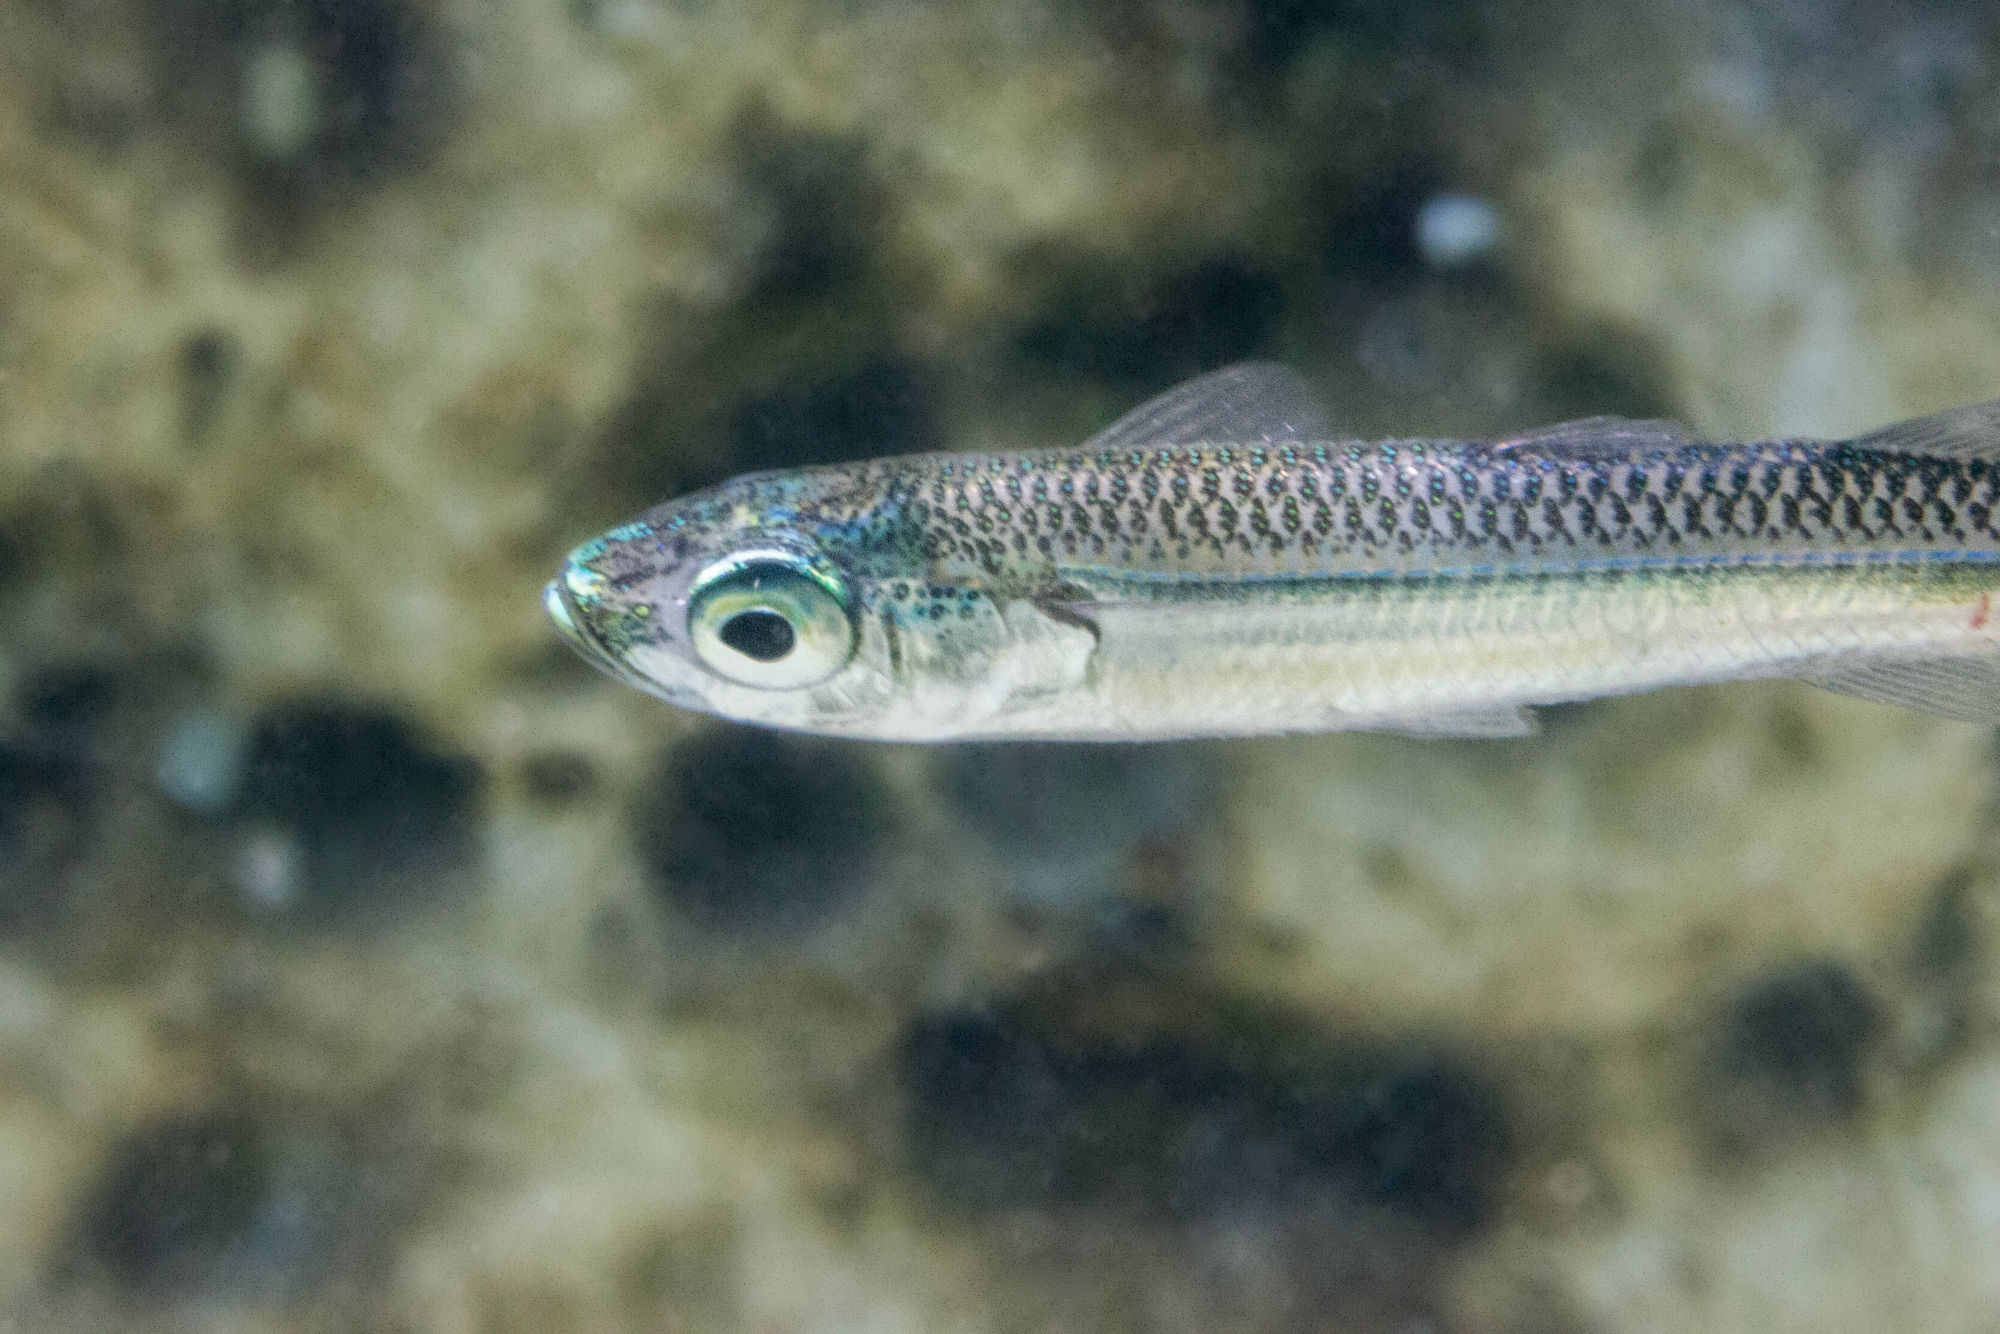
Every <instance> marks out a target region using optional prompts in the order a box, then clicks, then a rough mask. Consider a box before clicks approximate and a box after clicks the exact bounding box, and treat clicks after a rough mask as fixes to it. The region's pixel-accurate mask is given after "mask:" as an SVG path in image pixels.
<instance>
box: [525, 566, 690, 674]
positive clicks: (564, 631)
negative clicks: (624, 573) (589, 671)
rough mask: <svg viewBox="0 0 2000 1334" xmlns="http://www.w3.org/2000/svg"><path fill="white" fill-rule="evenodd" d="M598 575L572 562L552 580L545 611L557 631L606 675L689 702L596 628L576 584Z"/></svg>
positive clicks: (544, 600)
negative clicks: (630, 659)
mask: <svg viewBox="0 0 2000 1334" xmlns="http://www.w3.org/2000/svg"><path fill="white" fill-rule="evenodd" d="M595 578H596V576H595V575H594V574H592V573H591V572H589V571H587V570H584V571H582V572H581V573H579V567H578V566H576V565H574V564H572V565H571V566H569V567H568V568H567V569H565V570H564V571H563V573H562V574H560V575H558V576H556V577H555V578H554V579H551V580H549V582H548V584H547V585H546V586H545V587H543V589H542V610H544V611H546V612H547V613H548V616H549V620H550V621H552V622H554V623H555V627H556V632H557V633H558V634H560V635H561V636H562V637H563V639H564V641H565V642H567V643H568V644H569V646H570V647H571V648H573V649H575V650H576V652H577V655H578V656H579V657H581V658H582V659H583V660H584V661H585V662H587V663H589V664H590V665H591V666H593V667H595V668H597V670H599V671H600V672H603V673H604V674H605V675H606V676H609V677H612V678H614V679H616V680H619V681H622V682H624V683H625V684H626V685H628V686H632V687H633V688H634V689H637V690H643V691H645V692H646V693H647V694H649V695H658V696H659V697H660V698H662V699H664V700H666V701H667V702H669V703H671V704H685V703H686V702H687V692H686V691H685V690H681V689H679V688H677V687H674V686H671V685H668V684H666V683H665V682H661V681H655V680H652V679H650V678H649V677H647V676H645V675H644V674H643V673H641V672H639V671H637V670H635V669H634V668H633V667H632V666H631V665H630V664H628V663H627V662H626V661H625V659H624V658H622V657H621V656H619V655H618V654H617V653H615V652H613V651H612V649H611V647H610V646H609V645H608V644H606V643H605V642H604V640H603V639H601V638H600V637H599V636H598V634H597V631H596V630H595V629H594V628H593V627H592V624H591V620H590V617H589V615H588V614H587V613H586V612H585V611H584V608H583V602H582V600H581V599H580V598H579V597H578V595H577V591H576V587H575V584H576V582H577V581H578V580H579V579H581V580H582V581H584V582H585V583H586V585H587V584H588V583H589V582H590V581H591V580H593V579H595Z"/></svg>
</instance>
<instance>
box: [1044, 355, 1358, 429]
mask: <svg viewBox="0 0 2000 1334" xmlns="http://www.w3.org/2000/svg"><path fill="white" fill-rule="evenodd" d="M1330 438H1331V437H1330V435H1329V433H1328V430H1327V421H1326V413H1325V412H1324V411H1323V410H1322V409H1321V408H1320V405H1319V400H1318V398H1317V397H1316V396H1315V395H1314V394H1313V391H1312V388H1311V387H1310V386H1309V385H1307V384H1306V382H1305V379H1304V377H1302V376H1300V375H1299V373H1298V372H1297V371H1295V370H1292V369H1291V368H1290V367H1287V366H1280V365H1278V364H1277V363H1275V362H1269V361H1250V362H1244V363H1243V364H1242V365H1239V366H1226V367H1224V368H1223V369H1221V370H1219V371H1211V372H1209V373H1208V374H1207V375H1203V376H1199V377H1197V378H1195V379H1192V380H1189V381H1188V382H1187V383H1186V384H1183V385H1179V386H1177V387H1175V388H1173V389H1169V390H1168V391H1167V392H1166V393H1164V394H1161V395H1160V396H1159V397H1157V398H1149V399H1147V400H1146V401H1145V402H1144V403H1141V404H1140V405H1139V406H1138V407H1136V408H1133V409H1132V410H1131V411H1130V412H1128V413H1126V414H1125V415H1124V416H1122V417H1120V418H1119V419H1118V420H1117V421H1115V422H1113V423H1111V425H1109V426H1107V427H1105V428H1104V429H1103V430H1102V431H1099V432H1098V433H1097V434H1096V435H1094V436H1092V437H1091V438H1090V441H1089V443H1087V444H1086V445H1084V447H1083V448H1084V449H1085V450H1104V449H1132V448H1154V447H1157V446H1162V445H1191V444H1209V443H1213V444H1239V443H1240V444H1251V443H1254V442H1256V441H1259V440H1262V441H1266V442H1269V441H1277V440H1301V441H1305V440H1326V439H1330Z"/></svg>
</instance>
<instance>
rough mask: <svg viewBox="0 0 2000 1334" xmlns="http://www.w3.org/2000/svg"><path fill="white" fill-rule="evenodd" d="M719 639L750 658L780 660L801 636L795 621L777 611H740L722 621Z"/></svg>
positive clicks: (717, 633)
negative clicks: (795, 628)
mask: <svg viewBox="0 0 2000 1334" xmlns="http://www.w3.org/2000/svg"><path fill="white" fill-rule="evenodd" d="M716 635H717V638H719V639H721V640H722V642H723V643H725V644H727V645H729V647H731V648H733V649H735V650H736V651H737V652H738V653H741V654H742V655H743V656H744V657H746V658H754V659H755V660H756V661H758V662H776V661H777V660H778V659H780V658H782V657H784V656H785V655H786V654H787V653H790V652H791V651H792V645H793V644H796V643H797V642H798V638H799V637H798V636H797V635H796V634H794V633H793V632H792V623H791V622H790V621H788V620H786V619H785V618H784V617H782V616H780V615H778V613H777V612H775V611H764V610H762V609H758V610H756V611H739V612H737V613H736V614H735V615H734V616H732V617H730V618H729V619H728V620H726V621H724V622H723V623H722V629H721V630H719V631H717V632H716Z"/></svg>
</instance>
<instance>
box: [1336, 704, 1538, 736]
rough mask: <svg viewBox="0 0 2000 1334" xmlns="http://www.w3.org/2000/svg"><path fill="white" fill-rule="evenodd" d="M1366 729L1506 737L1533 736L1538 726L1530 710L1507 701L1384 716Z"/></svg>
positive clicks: (1400, 732)
mask: <svg viewBox="0 0 2000 1334" xmlns="http://www.w3.org/2000/svg"><path fill="white" fill-rule="evenodd" d="M1368 730H1370V731H1372V732H1390V733H1393V734H1395V735H1397V736H1415V737H1454V736H1456V737H1509V736H1533V735H1534V734H1535V733H1536V732H1538V731H1540V730H1541V726H1540V724H1539V723H1537V722H1536V721H1535V714H1534V710H1532V709H1528V708H1524V707H1520V706H1517V705H1511V704H1507V705H1499V706H1496V707H1493V708H1486V709H1456V710H1453V711H1451V712H1449V713H1431V714H1425V715H1423V716H1422V717H1417V718H1393V719H1386V720H1384V721H1383V722H1380V723H1373V724H1370V725H1369V728H1368Z"/></svg>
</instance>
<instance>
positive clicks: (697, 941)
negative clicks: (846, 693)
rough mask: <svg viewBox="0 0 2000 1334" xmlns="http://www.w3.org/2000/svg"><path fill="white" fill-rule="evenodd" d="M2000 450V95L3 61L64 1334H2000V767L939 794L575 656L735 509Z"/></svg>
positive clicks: (1065, 39) (1234, 39) (236, 5)
mask: <svg viewBox="0 0 2000 1334" xmlns="http://www.w3.org/2000/svg"><path fill="white" fill-rule="evenodd" d="M1251 356H1268V357H1276V358H1280V359H1283V360H1286V361H1289V362H1291V363H1293V364H1295V365H1297V366H1299V367H1300V368H1301V369H1303V370H1304V371H1306V372H1307V373H1308V375H1309V376H1310V377H1311V378H1312V379H1314V380H1315V381H1316V382H1317V383H1318V384H1319V385H1320V386H1321V387H1322V388H1323V389H1324V390H1325V392H1326V395H1327V397H1328V399H1329V401H1330V403H1331V404H1332V406H1333V410H1334V415H1335V417H1336V419H1337V420H1338V421H1340V422H1341V423H1342V425H1343V426H1345V427H1347V428H1349V429H1351V430H1352V431H1353V432H1354V433H1356V434H1358V435H1367V434H1389V433H1401V434H1423V433H1429V434H1445V433H1456V434H1481V433H1488V432H1499V431H1504V430H1510V429H1516V428H1521V427H1526V426H1532V425H1537V424H1541V423H1544V422H1548V421H1552V420H1556V419H1559V418H1563V417H1572V416H1581V415H1586V414H1590V413H1597V412H1624V413H1631V414H1640V415H1645V414H1672V415H1678V416H1681V417H1683V418H1685V419H1686V420H1688V421H1689V422H1690V424H1691V425H1692V426H1693V427H1695V428H1697V429H1698V430H1700V431H1701V432H1703V433H1705V434H1709V435H1712V436H1718V437H1742V436H1750V435H1757V434H1768V433H1776V432H1791V431H1797V432H1825V433H1838V432H1843V431H1849V430H1859V429H1863V428H1867V427H1871V426H1875V425H1878V424H1881V423H1883V422H1886V421H1889V420H1891V419H1894V418H1897V417H1899V416H1904V415H1911V414H1916V413H1920V412H1925V411H1929V410H1933V409H1938V408H1943V407H1947V406H1952V405H1956V404H1959V403H1962V402H1969V401H1974V400H1977V399H1981V398H1986V397H1991V396H1993V395H1995V394H2000V17H1996V15H1995V13H1994V12H1993V11H1991V10H1990V9H1989V8H1988V7H1984V6H1975V5H1968V4H1954V3H1943V2H1942V0H1935V2H1928V3H1909V4H1901V5H1891V4H1886V3H1884V4H1878V3H1868V2H1866V0H1780V2H1779V3H1776V4H1759V5H1752V4H1744V3H1730V2H1729V0H1667V3H1641V0H1610V2H1609V3H1604V2H1602V0H1588V2H1586V0H1542V2H1541V3H1534V2H1532V0H1482V2H1474V0H1436V2H1435V3H1425V4H1405V3H1395V2H1394V0H1069V2H1068V3H1043V2H1041V0H1027V2H1026V3H1020V4H1009V5H989V4H979V3H976V2H975V0H485V2H483V3H472V0H0V701H3V702H4V703H0V1329H5V1330H7V1331H10V1332H11V1334H29V1332H39V1331H83V1330H90V1331H100V1330H110V1331H116V1330H149V1331H151V1330H157V1331H177V1330H217V1329H227V1330H244V1331H289V1330H315V1331H317V1330H326V1331H356V1332H374V1331H381V1332H383V1334H389V1332H392V1331H394V1332H401V1331H411V1332H413V1334H414V1332H418V1331H423V1332H428V1331H440V1332H443V1334H564V1332H566V1331H590V1332H593V1334H594V1332H598V1331H607V1332H608V1331H622V1330H646V1331H654V1330H658V1331H689V1332H700V1331H737V1330H744V1331H783V1332H790V1331H828V1332H831V1331H871V1332H880V1334H905V1332H907V1334H927V1332H929V1331H962V1332H964V1334H978V1332H981V1331H993V1332H994V1334H1044V1332H1045V1334H1057V1332H1058V1331H1062V1332H1065V1334H1067V1332H1069V1331H1079V1332H1083V1331H1134V1332H1143V1334H1195V1332H1197V1331H1200V1332H1207V1331H1322V1330H1342V1331H1346V1330H1355V1331H1385V1332H1388V1334H1458V1332H1463V1334H1528V1332H1529V1331H1538V1332H1540V1331H1547V1332H1549V1334H1583V1332H1584V1331H1600V1330H1601V1331H1624V1330H1634V1331H1636V1330H1687V1331H1719V1330H1778V1331H1784V1330H1809V1331H1813V1334H1841V1332H1844V1331H1856V1332H1863V1331H1866V1332H1869V1334H1875V1332H1879V1331H1888V1330H1922V1331H1954V1330H1965V1331H1990V1330H1992V1329H1993V1328H1995V1325H1994V1321H1995V1319H1996V1316H1995V1312H1996V1311H2000V1023H1996V1020H2000V977H1997V976H1996V967H1995V965H1996V958H1997V956H1996V952H1995V942H1994V927H1995V921H1994V911H1993V888H1994V862H1993V850H1994V849H1993V840H1992V833H1993V821H1994V795H1995V784H1994V770H1995V758H1996V757H1995V751H1994V745H1993V738H1992V736H1991V735H1990V733H1989V732H1987V731H1985V730H1982V729H1978V728H1974V727H1970V726H1964V725H1954V724H1947V723H1941V722H1936V721H1932V720H1929V719H1925V718H1921V717H1918V716H1915V715H1913V714H1908V713H1903V712H1899V711H1897V710H1894V709H1889V708H1882V707H1874V706H1870V705H1866V704H1862V703H1858V702H1853V701H1844V700H1840V699H1836V698H1833V697H1830V696H1823V695H1818V694H1814V693H1812V692H1810V691H1808V690H1806V689H1804V688H1802V687H1792V686H1784V685H1772V686H1757V687H1748V686H1746V687H1739V688H1731V689H1723V690H1706V691H1686V692H1669V693H1666V694H1661V695H1657V696H1650V697H1645V698H1638V699H1632V700H1625V701H1617V702H1611V703H1605V704H1600V705H1593V706H1588V707H1581V708H1574V709H1565V710H1557V711H1554V713H1553V714H1552V716H1551V717H1550V718H1549V719H1548V726H1547V727H1546V729H1545V731H1544V732H1543V734H1542V735H1541V736H1539V737H1536V738H1532V739H1528V740H1524V741H1509V742H1429V743H1426V742H1419V741H1410V740H1399V739H1392V738H1380V737H1367V736H1348V737H1324V738H1300V739H1290V740H1281V741H1269V742H1249V743H1236V744H1227V745H1202V746H1177V747H1142V748H1117V747H1110V748H1074V749H1059V748H1042V747H993V748H964V749H955V750H953V749H946V750H937V751H922V750H916V749H898V748H887V747H869V746H863V745H849V744H835V743H831V742H818V741H809V740H802V739H796V738H789V737H783V736H776V735H769V734H764V733H758V732H754V731H749V730H744V729H738V728H732V727H728V726H723V725H720V724H716V723H713V722H710V721H706V720H702V719H697V718H693V717H689V716H685V715H681V714H677V713H675V712H673V711H672V710H669V709H668V708H666V707H665V706H663V705H660V704H657V703H656V702H654V701H651V700H648V699H646V698H643V697H641V696H639V695H638V694H636V693H635V692H632V691H630V690H628V689H626V688H625V687H623V686H620V685H618V684H616V683H614V682H612V681H610V680H608V679H606V678H603V677H600V676H597V675H595V674H593V673H592V672H591V671H589V670H588V669H587V668H586V667H585V666H583V665H582V664H581V663H579V662H577V661H575V660H573V659H572V657H571V656H570V655H569V654H568V653H567V652H566V650H564V649H563V648H562V647H561V646H560V645H559V644H557V643H556V642H555V641H554V639H553V637H552V636H551V635H550V633H549V632H548V630H547V629H546V627H545V626H544V625H543V623H542V621H541V617H540V610H539V606H538V603H537V592H538V590H539V587H540V584H541V582H542V580H543V579H545V578H546V577H547V576H548V574H549V573H550V572H551V570H552V569H553V567H554V566H555V564H556V563H557V562H558V561H559V559H560V557H561V556H562V554H563V553H564V552H565V551H566V550H567V549H568V547H569V546H570V545H572V544H573V543H574V542H576V541H578V540H581V539H582V538H584V537H586V536H589V535H591V534H593V533H594V532H596V531H597V530H599V529H602V528H603V527H605V526H607V525H608V524H610V523H613V522H616V521H618V520H620V519H622V518H625V517H627V516H629V515H630V514H632V513H634V512H636V511H637V510H639V509H641V508H643V507H645V506H647V505H649V504H651V503H653V502H655V501H657V500H659V499H662V498H664V497H666V496H668V495H670V494H672V493H674V492H676V491H679V490H682V489H685V488H690V487H694V486H698V485H702V484H706V483H708V482H711V481H714V480H717V479H719V478H721V477H724V476H727V475H729V474H731V473H734V472H737V471H741V470H746V469H750V468H760V467H770V466H782V465H788V464H796V463H803V462H808V461H818V460H827V459H837V458H844V457H854V456H863V455H871V454H880V453H892V452H902V451H910V450H918V449H927V448H950V447H962V448H983V447H995V446H1008V445H1034V444H1053V443H1061V442H1068V441H1071V440H1075V439H1080V438H1082V437H1083V436H1085V435H1087V434H1089V433H1090V432H1091V431H1093V430H1095V429H1096V428H1097V427H1099V426H1101V425H1103V424H1104V423H1105V422H1107V421H1108V420H1110V418H1111V417H1113V416H1115V415H1116V414H1117V413H1119V412H1120V411H1122V410H1123V409H1124V408H1126V407H1128V406H1130V405H1131V404H1133V403H1134V402H1136V401H1137V400H1138V399H1140V398H1142V397H1144V396H1145V395H1147V394H1149V393H1151V392H1154V391H1156V390H1159V389H1161V388H1164V387H1166V386H1167V385H1169V384H1171V383H1173V382H1174V381H1176V380H1177V379H1179V378H1182V377H1184V376H1187V375H1189V374H1192V373H1195V372H1198V371H1201V370H1204V369H1208V368H1211V367H1214V366H1217V365H1221V364H1224V363H1227V362H1229V361H1232V360H1236V359H1240V358H1244V357H1251Z"/></svg>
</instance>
